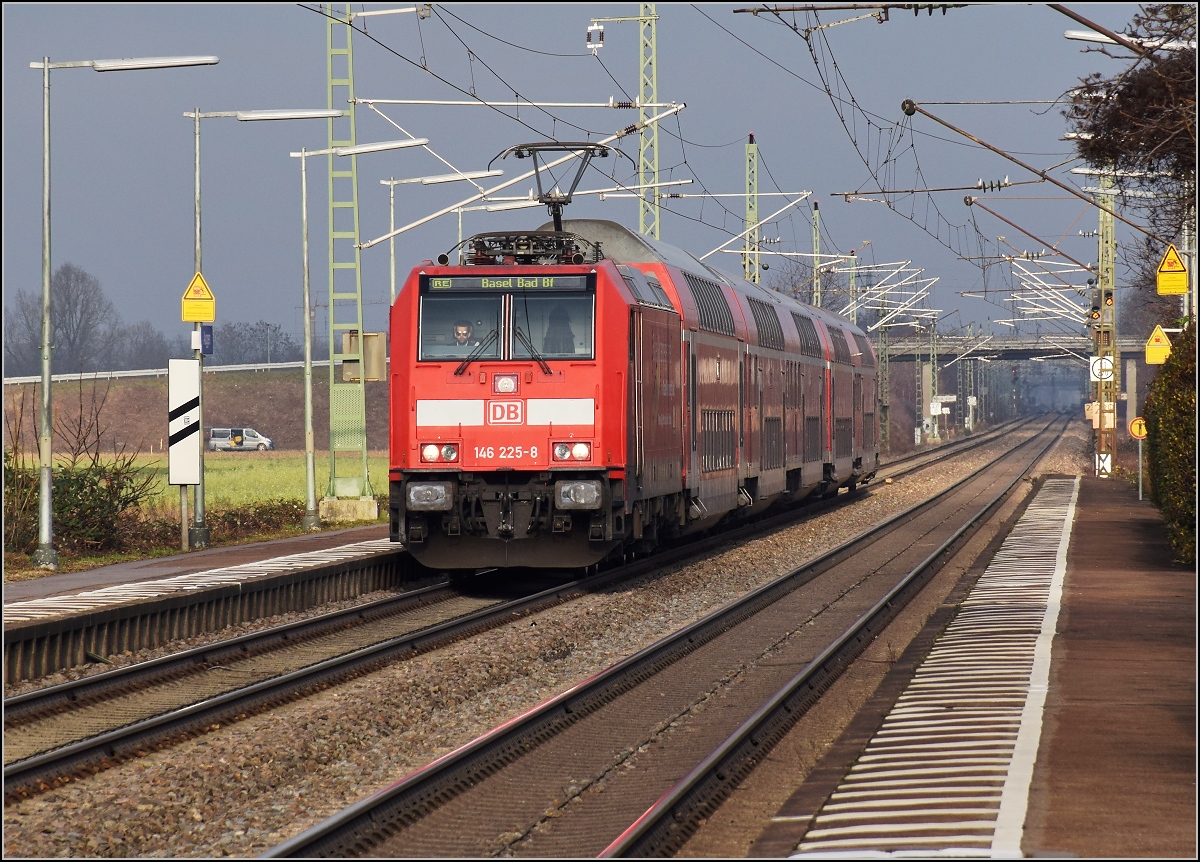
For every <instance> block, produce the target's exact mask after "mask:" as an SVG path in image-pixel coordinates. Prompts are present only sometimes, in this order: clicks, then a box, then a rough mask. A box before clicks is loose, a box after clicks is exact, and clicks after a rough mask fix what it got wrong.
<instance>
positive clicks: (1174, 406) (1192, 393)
mask: <svg viewBox="0 0 1200 862" xmlns="http://www.w3.org/2000/svg"><path fill="white" fill-rule="evenodd" d="M1142 415H1143V416H1144V418H1145V420H1146V442H1147V444H1148V453H1147V467H1148V472H1149V474H1150V483H1149V484H1150V499H1151V500H1153V501H1154V504H1155V505H1156V506H1158V508H1159V509H1160V510H1161V511H1162V514H1163V521H1164V522H1165V523H1166V525H1167V533H1168V536H1169V538H1170V541H1171V548H1172V550H1173V551H1174V552H1175V557H1176V559H1177V560H1178V561H1179V562H1182V563H1185V564H1189V565H1194V564H1195V562H1196V326H1195V324H1194V323H1193V324H1190V325H1189V326H1188V327H1187V328H1186V329H1185V330H1184V331H1183V333H1182V334H1181V335H1180V337H1179V340H1178V342H1177V343H1176V344H1175V345H1173V346H1172V348H1171V355H1170V356H1169V357H1168V358H1167V361H1166V363H1164V365H1163V367H1162V370H1161V371H1160V372H1159V374H1158V378H1157V379H1156V380H1155V381H1154V384H1153V385H1152V386H1151V387H1150V392H1149V393H1148V394H1147V396H1146V404H1145V408H1144V410H1143V414H1142Z"/></svg>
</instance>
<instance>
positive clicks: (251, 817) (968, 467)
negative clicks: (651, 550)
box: [4, 422, 1091, 857]
mask: <svg viewBox="0 0 1200 862" xmlns="http://www.w3.org/2000/svg"><path fill="white" fill-rule="evenodd" d="M1011 445H1012V443H1011V440H1005V441H1003V442H1000V443H994V444H990V445H988V446H985V447H982V448H981V449H978V450H975V451H973V452H970V453H967V454H965V455H963V456H960V457H958V458H949V459H946V460H944V461H940V462H938V463H936V464H935V465H933V466H931V467H928V468H925V469H924V470H921V471H918V472H916V473H913V474H910V475H908V476H905V477H902V478H900V479H897V480H896V481H895V482H894V483H893V484H890V485H888V484H875V483H872V485H871V486H870V489H871V492H870V494H869V495H868V496H867V497H865V498H864V499H863V500H862V501H860V502H858V503H855V504H854V505H853V506H850V507H846V508H843V509H841V510H839V511H837V512H830V513H826V514H824V515H820V516H818V517H816V518H813V519H812V520H809V521H806V522H805V523H803V524H798V525H794V526H791V527H787V528H783V529H779V530H777V531H775V532H773V533H771V534H768V535H765V536H763V537H761V538H758V539H755V540H753V541H750V542H747V543H744V544H742V545H740V546H738V547H732V546H731V547H729V548H727V549H725V550H722V551H717V552H715V553H712V554H710V555H709V556H708V557H707V558H706V559H704V560H702V561H698V562H693V563H687V564H679V565H674V566H669V567H665V568H663V569H662V570H660V571H658V572H656V573H654V574H653V575H648V576H645V577H643V578H641V579H639V580H637V581H634V582H628V583H624V584H621V585H619V586H617V587H613V588H610V589H609V590H606V591H604V592H601V593H597V594H593V595H588V596H585V597H582V598H579V599H576V600H574V601H571V602H568V603H566V604H563V605H561V606H558V607H556V608H553V609H551V610H550V611H547V612H545V613H542V614H539V615H538V616H536V617H534V618H532V619H524V620H521V621H518V622H514V623H512V624H509V625H507V626H504V627H501V628H498V629H494V630H492V631H489V632H485V633H484V634H482V635H479V636H476V637H474V638H471V639H469V640H467V641H463V642H461V643H458V644H454V645H451V646H448V647H445V648H443V649H439V650H435V651H432V652H429V653H426V654H424V655H420V656H417V657H415V658H413V659H411V660H409V661H406V662H401V663H398V664H396V665H394V666H391V667H389V668H386V669H384V670H381V671H378V672H376V673H373V674H371V675H369V676H364V677H361V678H359V679H355V680H352V681H350V682H347V683H344V684H342V685H339V686H335V687H332V688H330V689H329V690H328V691H326V692H325V693H323V694H321V695H318V696H313V697H309V698H306V699H304V700H301V701H297V702H294V703H290V704H287V705H285V706H283V707H280V708H276V709H273V710H271V711H270V712H267V713H264V714H261V715H256V716H252V717H250V718H247V719H245V720H243V721H240V722H235V723H232V724H229V725H227V726H222V727H219V728H216V729H213V730H212V731H211V732H209V733H207V734H205V735H203V736H201V737H197V738H195V739H193V740H191V741H188V742H185V743H182V744H180V745H176V746H174V747H171V748H169V749H166V750H163V751H158V752H155V753H153V754H151V755H150V756H148V757H144V758H140V759H138V760H135V761H131V762H128V763H124V764H121V765H118V766H116V767H113V768H111V769H107V770H105V771H103V772H100V773H99V774H97V775H95V776H92V777H90V778H86V779H82V780H78V781H75V782H72V783H69V784H66V785H64V786H62V787H60V788H57V789H54V790H51V791H48V792H45V793H43V794H40V795H38V796H35V797H32V798H29V799H26V800H22V801H19V802H16V803H13V804H11V805H8V806H6V807H5V811H4V853H5V855H6V856H9V857H14V856H20V857H54V856H68V857H77V856H85V857H162V856H184V857H186V856H193V857H214V856H254V855H258V854H260V853H262V852H263V851H265V850H267V849H269V848H270V847H272V846H274V845H276V844H278V843H280V842H282V841H284V840H286V839H287V838H290V837H292V836H294V835H296V834H298V833H300V832H302V831H304V830H305V829H307V828H309V827H311V826H313V825H315V824H317V823H319V822H321V821H322V820H324V819H325V818H326V817H328V816H330V815H332V814H334V813H335V812H337V811H339V810H340V809H342V808H344V807H346V806H347V805H349V804H351V803H353V802H356V801H358V800H359V799H361V798H363V797H364V796H366V795H368V794H370V793H373V792H376V791H378V790H381V789H383V788H385V787H387V786H389V785H390V784H392V783H394V782H396V781H397V780H399V779H400V778H402V777H403V776H405V775H407V774H408V773H410V772H411V771H413V770H415V769H417V768H420V767H421V766H422V765H424V764H426V763H428V762H429V761H431V760H433V759H434V758H436V757H438V756H440V755H442V754H445V753H447V752H449V751H452V750H454V749H455V748H457V747H458V746H460V745H462V744H464V743H466V742H469V741H470V740H471V739H474V738H475V737H476V736H478V735H479V734H481V733H483V732H485V731H486V730H488V729H490V728H492V727H494V726H495V725H497V724H499V723H500V722H502V721H505V720H507V719H509V718H512V717H514V716H515V715H518V714H520V713H522V712H524V711H526V710H528V709H530V708H531V707H533V706H536V705H537V704H538V703H541V702H542V701H544V700H546V699H548V698H550V697H553V696H554V695H556V694H557V693H559V692H560V691H562V690H564V689H565V688H567V687H569V686H571V685H573V684H575V683H577V682H579V681H581V680H583V679H586V678H587V677H589V676H591V675H593V674H595V673H596V672H598V671H599V670H602V669H603V668H605V667H608V666H609V665H611V664H614V663H615V662H617V661H619V660H621V659H622V658H624V657H625V656H627V655H629V654H631V653H633V652H635V651H637V650H639V649H641V648H643V647H645V646H647V645H649V644H651V643H653V642H654V641H656V640H658V639H660V638H661V637H663V636H664V635H666V634H667V633H668V632H670V631H672V630H674V629H677V628H679V627H681V626H683V625H686V624H687V623H690V622H692V621H693V620H696V619H699V618H700V617H702V616H704V615H705V614H707V613H709V612H711V611H712V610H714V609H716V608H718V607H720V606H722V605H724V604H726V603H728V602H729V601H732V600H733V599H735V598H737V597H738V596H740V595H742V594H744V593H745V592H747V591H749V590H751V589H754V588H756V587H758V586H760V585H761V584H763V583H766V582H768V581H770V580H771V579H773V578H776V577H778V576H780V575H782V574H784V573H785V572H787V571H790V570H791V569H792V568H794V567H796V566H798V565H800V564H802V563H804V562H805V561H806V560H809V559H811V558H813V557H815V556H817V555H819V554H821V553H823V552H824V551H826V550H828V549H829V548H831V547H833V546H835V545H837V544H839V543H841V542H844V541H846V540H847V539H850V538H852V537H853V536H855V535H857V534H859V533H861V532H863V531H865V530H867V529H869V528H870V527H872V526H873V525H875V524H877V523H879V522H880V521H883V520H885V519H886V518H888V517H890V516H891V515H893V514H895V513H896V512H898V511H901V510H903V509H905V508H908V507H910V506H912V505H914V504H915V503H917V502H919V501H920V500H922V499H925V498H926V497H928V496H930V495H931V494H933V493H936V492H937V491H940V490H942V489H944V488H946V487H947V486H949V485H950V484H951V483H953V482H954V481H956V480H957V479H959V478H961V477H962V476H964V475H966V474H968V473H970V472H972V471H974V470H975V469H978V467H980V466H981V465H982V464H983V463H985V461H986V460H987V459H988V458H989V457H991V456H993V455H994V454H996V453H997V452H998V451H1000V450H1001V449H1007V448H1011ZM1089 446H1090V429H1089V428H1088V427H1086V426H1085V425H1084V424H1083V423H1081V422H1073V423H1072V425H1071V427H1070V429H1069V431H1068V433H1067V435H1066V436H1064V438H1063V439H1062V440H1060V442H1059V443H1058V444H1057V445H1056V446H1055V447H1054V449H1052V450H1051V452H1049V453H1047V456H1046V457H1045V458H1043V459H1042V462H1041V463H1040V464H1039V465H1038V468H1037V470H1036V473H1035V474H1050V473H1058V474H1066V475H1077V474H1079V475H1081V474H1085V473H1087V472H1090V470H1091V454H1090V451H1089ZM328 609H330V608H329V607H326V608H323V609H321V610H328ZM315 612H316V611H314V613H315ZM307 615H311V614H307ZM307 615H300V614H296V615H288V616H287V617H286V618H285V617H279V618H275V619H274V620H273V621H272V622H273V623H276V624H277V623H278V622H282V621H284V620H285V619H291V618H300V617H301V616H307ZM241 628H242V627H239V631H240V630H241ZM228 634H229V633H228V632H224V633H221V635H220V636H221V637H225V636H228ZM216 638H217V636H216V635H212V636H208V637H206V638H197V639H193V640H190V641H188V642H187V643H186V644H184V643H179V644H175V645H172V647H170V648H168V647H164V648H160V649H156V650H153V651H146V652H145V653H141V654H138V655H136V656H127V657H123V659H122V660H128V661H133V660H144V659H145V658H147V657H149V656H151V655H158V654H161V653H164V652H168V651H170V649H178V648H182V647H184V646H191V645H196V644H199V643H202V642H205V641H206V640H213V639H216ZM44 683H45V681H42V683H41V684H44ZM9 693H10V694H11V693H13V692H12V690H10V692H9Z"/></svg>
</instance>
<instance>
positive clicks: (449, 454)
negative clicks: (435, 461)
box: [442, 443, 458, 461]
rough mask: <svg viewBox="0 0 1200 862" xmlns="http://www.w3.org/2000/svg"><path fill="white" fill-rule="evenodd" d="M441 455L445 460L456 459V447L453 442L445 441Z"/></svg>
mask: <svg viewBox="0 0 1200 862" xmlns="http://www.w3.org/2000/svg"><path fill="white" fill-rule="evenodd" d="M442 457H443V458H444V459H445V460H447V461H456V460H458V447H457V446H455V445H454V444H453V443H447V444H446V445H445V446H443V447H442Z"/></svg>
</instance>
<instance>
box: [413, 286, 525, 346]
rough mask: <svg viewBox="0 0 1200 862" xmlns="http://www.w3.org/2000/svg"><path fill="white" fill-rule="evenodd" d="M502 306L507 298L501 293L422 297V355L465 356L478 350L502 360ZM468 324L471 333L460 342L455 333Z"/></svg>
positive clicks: (420, 342)
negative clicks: (464, 341)
mask: <svg viewBox="0 0 1200 862" xmlns="http://www.w3.org/2000/svg"><path fill="white" fill-rule="evenodd" d="M502 307H503V297H502V296H500V295H497V294H491V295H485V296H481V295H478V294H472V295H470V296H462V295H460V296H422V297H421V322H420V327H421V330H420V333H419V344H420V353H419V356H418V358H420V359H447V358H453V357H456V356H463V357H465V356H467V355H469V354H471V353H473V352H474V351H476V350H478V351H479V352H478V353H476V354H475V355H476V356H477V357H478V358H479V359H498V358H499V357H500V346H501V339H500V323H501V321H502V320H503V319H504V317H503V314H502ZM464 323H465V324H468V325H469V326H470V336H469V337H468V339H467V341H466V343H465V344H460V343H459V341H458V340H456V339H455V337H454V332H455V329H456V328H462V325H463V324H464Z"/></svg>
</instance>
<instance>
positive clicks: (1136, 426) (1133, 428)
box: [1129, 416, 1146, 440]
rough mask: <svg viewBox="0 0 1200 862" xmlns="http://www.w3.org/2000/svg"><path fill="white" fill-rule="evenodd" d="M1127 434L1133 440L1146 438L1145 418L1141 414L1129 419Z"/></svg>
mask: <svg viewBox="0 0 1200 862" xmlns="http://www.w3.org/2000/svg"><path fill="white" fill-rule="evenodd" d="M1129 436H1130V437H1132V438H1133V439H1134V440H1145V439H1146V420H1145V419H1143V418H1142V417H1141V416H1138V417H1137V418H1135V419H1130V420H1129Z"/></svg>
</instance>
